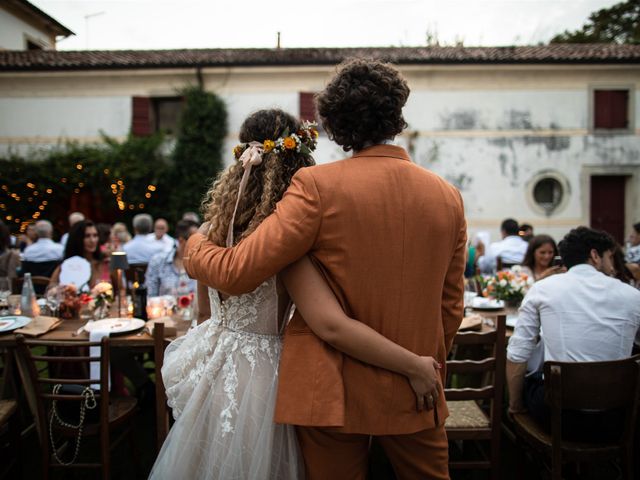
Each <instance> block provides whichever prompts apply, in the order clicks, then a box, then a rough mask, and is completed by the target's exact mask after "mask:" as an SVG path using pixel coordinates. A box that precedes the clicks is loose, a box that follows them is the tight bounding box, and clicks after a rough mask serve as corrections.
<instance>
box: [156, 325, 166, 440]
mask: <svg viewBox="0 0 640 480" xmlns="http://www.w3.org/2000/svg"><path fill="white" fill-rule="evenodd" d="M167 343H168V342H167V340H166V339H165V337H164V323H162V322H158V323H156V324H155V325H154V327H153V344H154V364H155V377H156V407H157V408H156V429H157V437H156V438H157V445H156V446H157V448H158V452H159V451H160V449H161V448H162V444H163V443H164V440H165V439H166V438H167V435H168V434H169V407H168V406H167V395H166V393H165V389H164V382H163V381H162V372H161V370H162V365H163V363H164V349H165V348H166V346H167Z"/></svg>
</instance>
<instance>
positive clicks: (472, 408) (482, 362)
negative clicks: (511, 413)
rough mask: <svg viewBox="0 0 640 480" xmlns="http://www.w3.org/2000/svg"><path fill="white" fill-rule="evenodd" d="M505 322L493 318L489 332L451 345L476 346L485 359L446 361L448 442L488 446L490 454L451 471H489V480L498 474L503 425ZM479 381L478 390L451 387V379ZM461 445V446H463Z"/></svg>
mask: <svg viewBox="0 0 640 480" xmlns="http://www.w3.org/2000/svg"><path fill="white" fill-rule="evenodd" d="M505 322H506V316H505V315H499V316H498V317H497V318H496V328H495V329H492V330H490V331H480V332H473V331H470V332H459V333H458V334H457V335H456V337H455V339H454V345H474V346H476V345H479V346H482V347H484V349H485V351H488V350H490V353H488V356H485V357H484V358H482V359H479V360H465V359H462V360H459V359H452V360H448V361H447V378H448V379H450V380H449V381H448V382H447V387H446V388H445V397H446V398H447V405H448V407H449V417H448V418H447V420H446V422H445V428H446V430H447V436H448V438H449V440H450V441H462V442H471V441H472V442H478V441H482V442H489V447H490V452H489V455H486V453H485V452H484V450H483V449H480V453H481V455H482V457H481V459H479V460H469V461H466V460H464V461H463V460H460V461H450V462H449V467H450V468H451V469H452V470H453V469H490V472H491V478H492V479H498V478H499V473H500V432H501V422H502V399H503V396H504V381H505V362H506V347H505ZM470 374H471V375H474V376H477V377H480V381H479V382H478V383H479V384H480V386H479V387H478V388H468V387H466V388H454V387H452V386H451V385H450V383H451V378H452V376H453V375H458V376H461V375H470ZM463 444H464V443H463Z"/></svg>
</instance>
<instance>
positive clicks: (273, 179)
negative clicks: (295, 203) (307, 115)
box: [202, 109, 315, 245]
mask: <svg viewBox="0 0 640 480" xmlns="http://www.w3.org/2000/svg"><path fill="white" fill-rule="evenodd" d="M299 128H300V122H299V121H298V120H296V119H295V118H294V117H293V116H291V115H289V114H288V113H286V112H284V111H282V110H280V109H269V110H259V111H257V112H255V113H253V114H252V115H250V116H249V117H248V118H247V119H246V120H245V121H244V123H243V124H242V126H241V127H240V142H242V143H249V142H254V141H255V142H260V143H262V142H264V141H265V140H276V139H277V138H279V137H282V136H284V135H285V133H294V132H296V131H297V130H298V129H299ZM311 165H315V162H314V160H313V158H312V157H311V156H310V155H305V154H303V153H299V152H288V153H286V154H278V153H276V152H274V151H272V152H270V153H265V154H264V155H263V157H262V163H261V164H260V165H256V166H254V167H253V168H252V169H251V175H250V178H249V183H248V184H247V187H246V189H245V190H244V193H243V194H242V198H241V199H240V203H239V204H238V211H237V212H236V218H235V221H234V226H233V241H234V244H236V243H238V242H239V241H240V240H242V239H243V238H244V237H246V236H247V235H249V234H250V233H251V232H253V231H254V230H255V229H256V228H257V227H258V225H260V223H261V222H262V221H263V220H264V219H265V218H267V217H268V216H269V215H270V214H271V213H272V212H273V211H274V209H275V206H276V203H277V202H278V201H279V200H280V199H281V198H282V196H283V195H284V192H285V191H286V190H287V188H288V187H289V184H290V183H291V179H292V178H293V175H294V174H295V173H296V172H297V171H298V170H299V169H301V168H303V167H309V166H311ZM243 173H244V169H243V167H242V163H240V162H235V163H234V164H233V165H231V166H230V167H229V168H228V169H226V170H225V171H224V172H222V173H220V174H219V175H218V178H217V179H216V180H215V181H214V182H213V185H212V187H211V188H210V189H209V191H208V192H207V193H206V194H205V197H204V200H203V201H202V211H203V214H204V218H205V220H206V221H209V222H211V228H210V229H209V239H210V240H211V241H212V242H214V243H216V244H218V245H224V244H225V240H226V237H227V231H228V229H229V222H231V217H232V215H233V209H234V207H235V204H236V200H237V198H238V187H239V185H240V179H241V178H242V174H243Z"/></svg>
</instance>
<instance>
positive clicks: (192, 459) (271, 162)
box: [150, 109, 440, 480]
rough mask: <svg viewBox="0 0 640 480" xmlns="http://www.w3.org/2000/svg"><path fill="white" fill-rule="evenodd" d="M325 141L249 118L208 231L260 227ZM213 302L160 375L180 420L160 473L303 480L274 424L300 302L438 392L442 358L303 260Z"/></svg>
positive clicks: (283, 123)
mask: <svg viewBox="0 0 640 480" xmlns="http://www.w3.org/2000/svg"><path fill="white" fill-rule="evenodd" d="M317 136H318V133H317V131H316V130H315V129H314V128H313V126H312V125H310V124H304V125H300V124H299V122H298V121H297V120H295V119H294V118H293V117H292V116H291V115H289V114H287V113H285V112H283V111H282V110H278V109H270V110H261V111H258V112H256V113H254V114H252V115H250V116H249V117H248V118H247V119H246V120H245V121H244V123H243V124H242V127H241V129H240V141H241V142H242V143H241V144H240V145H238V146H237V147H236V148H235V149H234V154H235V156H236V159H237V160H238V162H237V163H235V164H234V165H232V166H231V167H230V168H229V169H227V170H226V171H225V172H224V173H223V174H221V175H220V177H219V178H218V179H217V181H216V182H215V183H214V185H213V187H212V188H211V190H210V191H209V193H208V194H207V199H208V202H207V203H206V204H205V205H204V208H205V211H206V215H205V218H206V219H207V220H208V221H209V222H210V229H209V235H210V238H211V239H212V240H213V241H215V242H217V243H219V244H224V243H226V245H228V246H230V245H233V244H235V243H237V242H239V241H241V240H242V239H243V238H244V237H246V236H247V235H249V234H250V233H251V232H252V231H253V230H255V228H256V227H257V226H258V225H259V224H260V223H261V222H262V221H263V220H264V219H265V218H266V217H268V216H269V215H270V214H271V213H272V212H273V211H274V210H275V208H276V203H277V202H278V201H279V200H280V199H281V198H282V196H283V194H284V192H285V191H286V189H287V187H288V186H289V183H290V182H291V179H292V177H293V175H294V174H295V173H296V171H298V170H299V169H300V168H304V167H307V166H310V165H313V164H314V161H313V159H312V157H311V156H310V153H311V152H312V151H313V150H314V149H315V146H316V142H317ZM264 247H265V248H269V245H265V246H264ZM208 297H209V304H210V309H211V317H210V319H209V320H206V321H205V322H203V323H201V324H200V325H199V326H198V327H197V328H195V329H193V330H191V331H190V332H189V333H188V334H187V335H185V336H183V337H180V338H178V339H177V340H175V341H173V342H172V343H171V344H170V345H169V346H168V347H167V350H166V353H165V363H164V366H163V368H162V378H163V380H164V384H165V388H166V391H167V399H168V404H169V406H170V407H171V408H172V409H173V415H174V417H175V419H176V422H175V424H174V425H173V427H172V428H171V431H170V432H169V435H168V437H167V439H166V441H165V443H164V445H163V446H162V449H161V451H160V453H159V455H158V458H157V459H156V462H155V464H154V466H153V469H152V471H151V474H150V478H152V479H176V478H190V479H221V480H222V479H224V480H227V479H243V480H244V479H255V480H258V479H283V480H289V479H290V480H294V479H300V478H303V477H304V465H303V464H302V457H301V455H300V454H299V452H298V445H297V441H296V438H295V430H294V428H293V426H290V425H280V424H275V423H274V422H273V411H274V406H275V401H276V391H277V381H278V370H277V369H278V361H279V357H280V351H281V335H282V333H283V330H284V328H285V326H286V322H287V320H288V319H289V318H290V315H291V313H292V310H291V309H292V308H294V307H293V303H292V302H295V308H298V309H300V311H301V313H302V314H303V317H304V319H305V321H306V322H307V324H308V325H309V327H310V328H311V329H312V330H313V331H314V332H315V333H316V334H317V335H318V336H319V337H320V338H322V339H323V340H325V341H326V342H328V343H330V344H331V345H332V346H334V347H335V348H337V349H339V350H341V351H343V352H344V353H346V354H348V355H351V356H352V357H354V358H357V359H358V360H361V361H363V362H365V363H370V364H373V365H376V366H378V367H382V368H386V369H388V370H392V371H395V372H397V373H401V374H403V375H405V376H407V379H408V381H409V382H410V383H411V386H412V387H413V389H414V391H415V392H416V398H417V407H416V408H418V409H422V408H424V403H425V402H424V400H425V397H426V398H427V399H429V402H431V401H435V400H436V398H437V395H438V393H437V392H438V389H439V388H440V387H439V383H438V380H437V376H438V373H437V370H436V369H437V368H439V365H438V364H437V362H436V361H435V360H434V359H433V358H432V357H420V356H418V355H415V354H413V353H411V352H409V351H408V350H405V349H404V348H402V347H400V346H398V345H396V344H394V343H393V342H391V341H390V340H388V339H386V338H385V337H383V336H382V335H380V334H379V333H377V332H376V331H375V330H373V329H371V328H369V327H368V326H366V325H365V324H363V323H361V322H358V321H354V320H353V319H351V318H349V317H347V316H346V315H345V314H344V312H343V310H342V308H341V307H340V304H339V303H338V301H337V300H336V298H335V297H334V295H333V293H332V292H331V290H330V289H329V287H328V285H327V284H326V283H325V281H324V280H323V279H322V277H321V276H320V274H319V273H318V272H317V271H316V270H315V268H314V267H313V265H312V264H311V262H310V260H309V259H307V258H306V257H305V258H303V259H302V260H299V261H298V262H296V263H295V264H293V265H291V266H289V267H288V268H287V269H286V270H285V271H284V272H281V273H280V274H279V275H278V276H277V277H272V278H270V279H268V280H267V281H265V282H264V283H263V284H262V285H260V286H259V287H258V288H256V289H255V290H254V291H253V292H251V293H247V294H244V295H240V296H237V297H227V296H226V295H224V294H223V293H222V292H218V291H216V290H214V289H211V288H210V289H209V290H208ZM432 395H433V397H432ZM428 406H429V407H430V406H431V405H428Z"/></svg>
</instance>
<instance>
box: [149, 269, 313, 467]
mask: <svg viewBox="0 0 640 480" xmlns="http://www.w3.org/2000/svg"><path fill="white" fill-rule="evenodd" d="M209 299H210V302H211V318H210V319H209V320H207V321H205V322H203V323H202V324H200V325H199V326H198V327H197V328H195V329H193V330H191V331H190V332H189V333H188V334H187V335H185V336H184V337H181V338H178V339H176V340H175V341H173V342H172V343H171V344H170V345H169V346H168V347H167V350H166V352H165V361H164V366H163V367H162V379H163V380H164V384H165V388H166V390H167V399H168V403H169V406H170V407H171V408H172V409H173V416H174V417H175V418H176V422H175V424H174V425H173V427H171V430H170V432H169V435H168V437H167V439H166V441H165V442H164V445H163V446H162V449H161V451H160V454H159V455H158V458H157V460H156V463H155V464H154V466H153V469H152V471H151V474H150V478H152V479H183V478H184V479H187V478H188V479H220V480H223V479H224V480H231V479H238V480H246V479H255V480H263V479H264V480H267V479H269V480H270V479H282V480H294V479H299V478H303V476H304V467H303V464H302V459H301V456H300V454H299V450H298V444H297V441H296V437H295V431H294V429H293V427H291V426H287V425H276V424H275V423H274V422H273V411H274V405H275V401H276V387H277V382H278V361H279V358H280V350H281V333H282V328H281V327H280V326H279V325H282V324H284V321H283V316H286V315H287V314H288V312H286V313H284V315H283V314H279V311H280V312H282V311H283V309H282V308H280V309H279V308H278V300H279V299H278V293H277V286H276V279H275V277H273V278H271V279H269V280H267V281H266V282H264V283H263V284H262V285H260V286H259V287H258V288H257V289H256V290H254V291H253V292H251V293H247V294H244V295H240V296H237V297H230V298H228V299H227V300H224V301H222V300H221V299H220V296H219V295H218V292H217V291H215V290H213V289H209ZM284 310H288V309H284Z"/></svg>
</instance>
